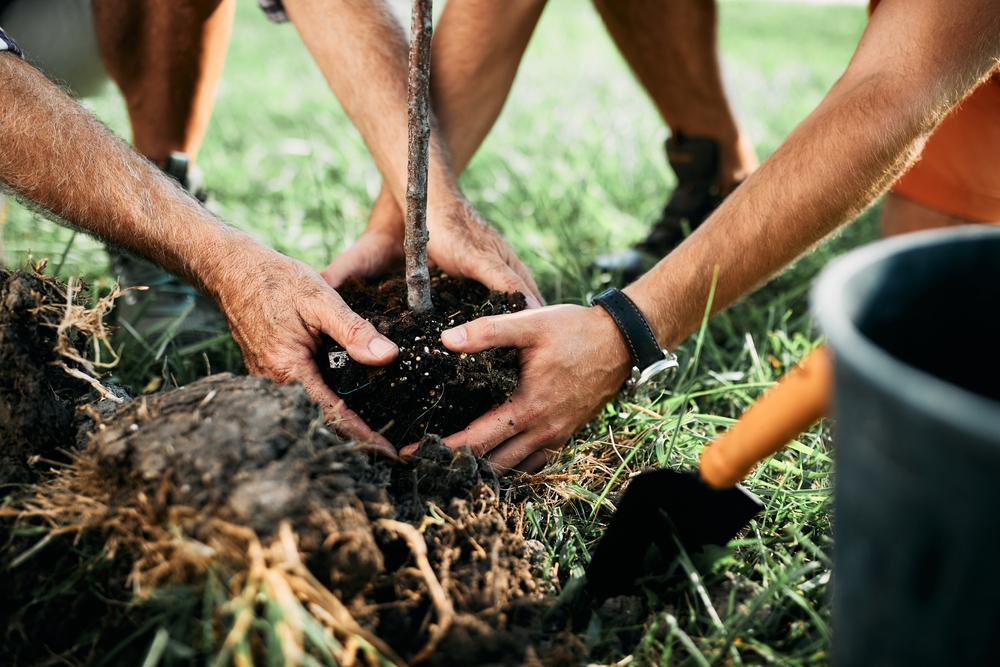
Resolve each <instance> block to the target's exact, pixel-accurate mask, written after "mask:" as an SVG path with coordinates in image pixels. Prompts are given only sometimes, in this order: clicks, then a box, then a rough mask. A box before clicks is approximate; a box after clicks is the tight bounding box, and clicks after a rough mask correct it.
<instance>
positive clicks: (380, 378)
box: [317, 271, 526, 447]
mask: <svg viewBox="0 0 1000 667" xmlns="http://www.w3.org/2000/svg"><path fill="white" fill-rule="evenodd" d="M337 291H338V292H339V293H340V295H341V296H342V297H343V298H344V300H345V301H346V302H347V304H348V305H349V306H351V308H352V309H353V310H354V312H356V313H358V314H359V315H361V316H362V317H364V318H365V319H367V320H368V321H370V322H371V323H372V324H374V325H375V328H376V329H378V330H379V332H381V333H382V334H383V335H385V336H386V337H387V338H389V339H390V340H392V341H393V342H394V343H396V344H397V345H398V346H399V357H398V358H397V359H396V361H394V362H393V363H391V364H389V365H388V366H381V367H372V366H364V365H362V364H359V363H357V362H356V361H354V360H353V359H351V358H350V357H349V356H348V355H347V353H346V352H345V351H344V349H343V348H342V347H340V346H339V345H337V344H336V343H335V342H334V341H332V340H329V341H328V343H327V345H325V346H323V347H322V348H321V349H320V354H319V357H318V359H317V362H318V363H319V367H320V368H321V369H322V370H323V374H324V379H325V380H326V383H327V384H328V385H329V386H330V387H331V388H332V389H333V390H334V391H335V392H336V393H337V395H338V396H340V397H341V398H343V399H344V402H345V403H347V405H348V407H350V408H351V409H352V410H354V411H355V412H356V413H358V415H360V416H361V418H362V419H364V420H365V421H366V422H368V424H369V425H371V427H372V428H373V429H375V430H376V431H379V432H381V433H383V435H385V437H386V439H388V440H389V442H391V443H393V444H394V445H396V446H397V447H402V446H404V445H407V444H410V443H412V442H418V441H419V440H420V439H421V438H422V437H423V436H424V435H425V434H428V433H430V434H434V435H441V436H447V435H451V434H452V433H456V432H458V431H461V430H462V429H463V428H465V427H466V426H468V425H469V424H470V423H471V422H472V421H473V420H474V419H475V418H476V417H479V416H480V415H482V414H483V413H485V412H486V411H488V410H489V409H490V408H492V407H493V406H494V405H498V404H500V403H502V402H503V401H505V400H507V399H508V398H509V397H510V395H511V393H512V392H513V391H514V389H515V388H516V387H517V374H518V361H517V350H514V349H512V348H508V349H491V350H486V351H484V352H482V353H478V354H474V355H467V354H460V355H456V354H453V353H452V352H449V351H448V349H447V348H445V347H444V345H443V344H442V343H441V332H442V331H444V330H445V329H448V328H451V327H454V326H458V325H460V324H464V323H466V322H469V321H471V320H474V319H476V318H479V317H486V316H488V315H499V314H502V313H513V312H517V311H520V310H524V308H525V306H526V302H525V300H524V295H523V294H520V293H514V294H507V293H503V292H497V291H490V290H488V289H487V288H486V287H484V286H482V285H481V284H479V283H477V282H475V281H471V280H463V279H458V278H453V277H451V276H448V275H447V274H444V273H441V272H439V271H436V272H432V273H431V299H432V301H433V303H434V312H433V313H431V314H428V315H417V314H415V313H413V312H411V311H410V310H409V309H408V306H407V303H406V281H405V279H404V278H403V277H392V278H390V279H388V280H385V281H384V282H381V283H374V282H363V281H361V280H359V279H351V280H349V281H348V282H346V283H345V284H344V285H342V286H341V287H340V288H339V289H338V290H337Z"/></svg>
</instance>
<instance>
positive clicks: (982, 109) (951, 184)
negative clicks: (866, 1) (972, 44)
mask: <svg viewBox="0 0 1000 667" xmlns="http://www.w3.org/2000/svg"><path fill="white" fill-rule="evenodd" d="M877 4H878V0H872V2H871V3H870V5H869V11H874V9H875V6H876V5H877ZM890 190H891V191H892V192H893V193H895V194H897V195H900V196H901V197H905V198H906V199H909V200H911V201H914V202H916V203H918V204H921V205H923V206H926V207H927V208H931V209H934V210H937V211H941V212H942V213H948V214H950V215H954V216H957V217H960V218H965V219H966V220H972V221H974V222H1000V69H998V70H994V72H993V75H992V76H990V78H989V79H987V80H986V81H984V82H983V83H981V84H979V87H978V88H976V89H975V90H973V91H972V93H971V94H969V95H968V97H966V98H965V99H964V100H962V102H961V103H959V104H958V106H956V107H955V108H954V109H952V110H951V111H950V112H949V113H948V115H946V116H945V117H944V120H942V121H941V122H940V123H939V124H938V126H937V127H936V128H935V129H934V131H933V132H932V133H931V136H930V137H929V138H928V139H927V143H926V144H925V145H924V149H923V151H922V152H921V153H920V157H919V158H918V159H917V162H915V163H914V164H913V166H911V167H910V168H909V169H908V170H907V171H906V172H904V173H903V174H902V175H901V176H900V177H899V178H898V179H897V180H896V182H895V183H893V184H892V187H891V188H890Z"/></svg>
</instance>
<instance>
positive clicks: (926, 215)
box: [879, 192, 976, 238]
mask: <svg viewBox="0 0 1000 667" xmlns="http://www.w3.org/2000/svg"><path fill="white" fill-rule="evenodd" d="M975 222H976V221H974V220H967V219H965V218H960V217H958V216H957V215H951V214H950V213H944V212H942V211H938V210H936V209H933V208H928V207H926V206H924V205H923V204H918V203H917V202H915V201H913V200H912V199H907V198H906V197H903V196H901V195H897V194H895V193H894V192H890V193H889V194H887V195H886V196H885V201H884V202H883V203H882V216H881V218H879V234H880V235H881V236H882V237H883V238H885V237H887V236H896V235H898V234H909V233H910V232H922V231H924V230H927V229H938V228H941V227H956V226H958V225H970V224H975Z"/></svg>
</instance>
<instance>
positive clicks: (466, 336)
mask: <svg viewBox="0 0 1000 667" xmlns="http://www.w3.org/2000/svg"><path fill="white" fill-rule="evenodd" d="M528 314H529V313H528V312H521V313H514V314H511V315H493V316H491V317H480V318H478V319H475V320H472V321H471V322H466V323H465V324H463V325H461V326H457V327H454V328H452V329H445V330H444V331H443V332H441V342H442V343H444V345H445V347H447V348H448V349H449V350H451V351H452V352H482V351H483V350H488V349H489V348H491V347H516V348H518V349H520V348H523V347H528V345H529V344H530V343H531V342H532V341H533V340H534V336H535V333H536V332H535V331H534V330H533V328H532V327H530V326H528V325H527V323H526V318H525V317H524V316H525V315H528Z"/></svg>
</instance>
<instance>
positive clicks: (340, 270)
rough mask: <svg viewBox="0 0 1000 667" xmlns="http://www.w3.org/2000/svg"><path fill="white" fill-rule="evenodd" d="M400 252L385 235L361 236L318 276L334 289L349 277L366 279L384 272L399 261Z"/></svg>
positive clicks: (370, 234) (368, 234)
mask: <svg viewBox="0 0 1000 667" xmlns="http://www.w3.org/2000/svg"><path fill="white" fill-rule="evenodd" d="M401 250H402V249H401V248H398V247H396V244H395V243H394V239H393V238H391V237H389V236H388V235H386V234H381V233H366V234H362V235H361V237H360V238H358V240H357V241H355V243H354V245H352V246H351V247H350V248H348V249H347V250H345V251H344V252H342V253H340V254H339V255H337V256H336V257H334V258H333V261H332V262H330V264H329V266H327V267H326V268H325V269H323V271H322V273H320V275H321V276H323V279H324V280H325V281H326V283H327V284H328V285H329V286H330V287H333V288H334V289H336V288H337V287H340V286H341V285H342V284H343V283H344V281H345V280H347V279H348V278H349V277H351V276H360V277H368V276H375V275H379V274H381V273H384V272H386V271H387V270H388V269H389V268H390V267H391V266H392V265H393V264H394V263H396V262H397V261H398V260H399V258H400V257H401V253H400V251H401Z"/></svg>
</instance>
